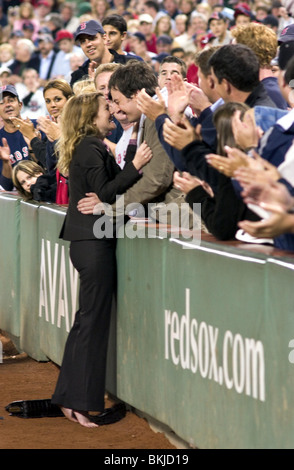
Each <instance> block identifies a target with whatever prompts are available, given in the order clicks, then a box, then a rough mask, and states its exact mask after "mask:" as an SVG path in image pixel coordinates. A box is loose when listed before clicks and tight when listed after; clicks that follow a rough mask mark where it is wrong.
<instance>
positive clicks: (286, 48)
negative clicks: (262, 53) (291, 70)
mask: <svg viewBox="0 0 294 470" xmlns="http://www.w3.org/2000/svg"><path fill="white" fill-rule="evenodd" d="M293 56H294V37H293V41H289V42H282V43H281V45H280V47H279V55H278V65H279V67H280V69H281V70H285V69H286V65H287V63H288V62H289V60H290V59H291V58H292V57H293Z"/></svg>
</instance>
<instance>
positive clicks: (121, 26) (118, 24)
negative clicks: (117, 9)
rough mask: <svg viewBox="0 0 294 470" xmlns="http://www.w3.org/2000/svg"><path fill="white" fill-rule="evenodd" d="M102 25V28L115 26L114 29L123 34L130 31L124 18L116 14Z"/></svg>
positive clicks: (110, 16)
mask: <svg viewBox="0 0 294 470" xmlns="http://www.w3.org/2000/svg"><path fill="white" fill-rule="evenodd" d="M101 24H102V26H105V25H110V26H113V27H114V28H116V29H118V31H119V32H120V33H121V34H123V33H125V32H126V31H127V29H128V26H127V22H126V20H125V19H124V17H123V16H120V15H116V14H113V15H109V16H106V17H105V18H104V19H103V20H102V23H101Z"/></svg>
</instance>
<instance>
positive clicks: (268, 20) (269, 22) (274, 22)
mask: <svg viewBox="0 0 294 470" xmlns="http://www.w3.org/2000/svg"><path fill="white" fill-rule="evenodd" d="M262 23H263V24H265V25H266V26H276V27H277V28H278V26H279V20H278V18H277V17H276V16H274V15H267V16H266V17H265V18H264V20H262Z"/></svg>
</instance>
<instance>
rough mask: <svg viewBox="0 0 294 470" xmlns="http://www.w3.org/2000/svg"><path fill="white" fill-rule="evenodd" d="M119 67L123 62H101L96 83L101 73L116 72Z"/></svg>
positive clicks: (96, 73)
mask: <svg viewBox="0 0 294 470" xmlns="http://www.w3.org/2000/svg"><path fill="white" fill-rule="evenodd" d="M119 67H121V64H117V63H115V62H109V63H107V64H100V65H99V66H98V67H97V69H96V71H95V75H94V83H95V81H96V78H97V76H98V75H100V73H104V72H114V71H115V70H116V69H118V68H119Z"/></svg>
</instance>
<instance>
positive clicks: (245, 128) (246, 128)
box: [232, 108, 261, 149]
mask: <svg viewBox="0 0 294 470" xmlns="http://www.w3.org/2000/svg"><path fill="white" fill-rule="evenodd" d="M240 116H241V111H236V112H235V114H234V116H233V118H232V130H233V134H234V139H235V142H236V144H237V145H238V146H239V147H240V148H242V149H247V148H250V147H257V145H258V141H259V138H260V136H261V132H260V129H259V128H258V127H257V126H256V124H255V119H254V109H253V108H252V109H250V110H248V111H246V112H245V114H244V117H243V120H241V117H240Z"/></svg>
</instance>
